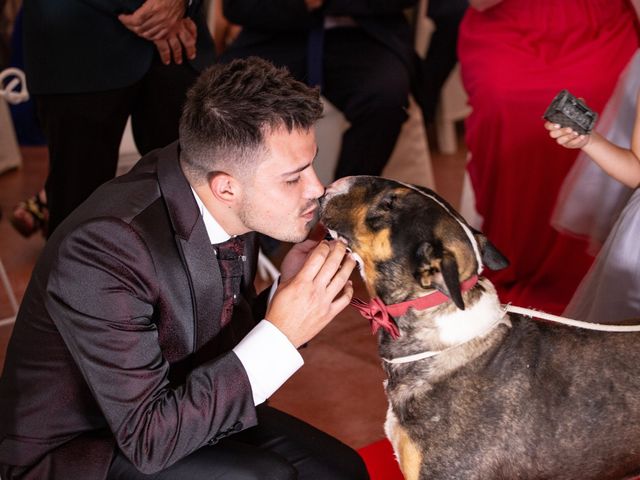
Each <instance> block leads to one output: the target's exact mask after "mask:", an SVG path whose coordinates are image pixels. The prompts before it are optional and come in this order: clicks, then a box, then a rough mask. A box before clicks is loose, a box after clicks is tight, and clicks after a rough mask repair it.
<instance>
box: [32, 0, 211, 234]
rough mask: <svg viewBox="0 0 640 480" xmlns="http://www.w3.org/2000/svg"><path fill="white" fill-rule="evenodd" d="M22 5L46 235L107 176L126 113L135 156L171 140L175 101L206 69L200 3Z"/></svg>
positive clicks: (207, 44)
mask: <svg viewBox="0 0 640 480" xmlns="http://www.w3.org/2000/svg"><path fill="white" fill-rule="evenodd" d="M186 5H187V2H185V1H184V0H146V1H145V2H142V1H141V0H91V1H82V0H60V1H57V2H50V1H47V0H25V2H24V18H23V21H24V57H25V70H26V73H27V83H28V86H29V90H30V92H31V93H32V94H33V96H34V98H35V102H36V109H37V114H38V118H39V120H40V123H41V126H42V128H43V130H44V133H45V137H46V140H47V144H48V146H49V163H50V171H49V176H48V178H47V181H46V185H45V189H46V197H47V203H48V208H49V218H48V222H49V228H48V233H49V234H51V232H52V231H53V230H54V229H55V228H56V227H57V225H59V224H60V222H61V221H62V220H63V219H64V218H65V217H66V216H67V215H68V214H69V213H71V211H73V209H74V208H76V207H77V206H78V205H80V203H82V202H83V201H84V200H85V199H86V198H87V197H88V196H89V195H90V194H91V193H92V192H93V191H94V190H95V189H96V188H97V187H98V186H99V185H101V184H102V183H104V182H105V181H107V180H109V179H111V178H113V177H114V175H115V173H116V168H117V162H118V148H119V145H120V141H121V139H122V134H123V132H124V128H125V125H126V122H127V118H128V117H129V115H131V116H132V127H133V134H134V138H135V141H136V145H137V147H138V149H139V151H140V152H142V153H143V154H144V153H146V152H148V151H150V150H152V149H153V148H158V147H161V146H164V145H166V144H167V143H170V142H172V141H174V140H176V139H177V138H178V120H179V118H180V109H181V106H182V103H183V101H184V95H185V92H186V90H187V89H188V87H189V86H190V85H191V84H192V83H193V81H194V80H195V78H196V77H197V75H198V72H199V71H200V70H201V69H202V68H203V67H205V66H207V65H210V64H212V63H213V61H214V49H213V43H212V41H211V36H210V35H209V33H208V30H207V28H206V24H205V22H204V19H203V17H202V12H201V2H200V1H199V0H195V1H193V2H188V7H187V6H186Z"/></svg>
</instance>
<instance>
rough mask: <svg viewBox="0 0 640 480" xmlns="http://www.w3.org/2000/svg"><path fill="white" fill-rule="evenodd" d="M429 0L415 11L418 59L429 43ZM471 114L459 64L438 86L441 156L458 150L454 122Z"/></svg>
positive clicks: (437, 133)
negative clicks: (441, 85) (440, 86)
mask: <svg viewBox="0 0 640 480" xmlns="http://www.w3.org/2000/svg"><path fill="white" fill-rule="evenodd" d="M428 6H429V0H420V2H419V3H418V7H417V10H416V22H415V34H414V35H415V48H416V51H417V52H418V55H419V56H420V57H421V58H423V59H424V58H425V57H426V54H427V50H428V47H429V40H430V38H431V35H432V34H433V32H434V29H435V25H434V23H433V22H432V21H431V20H430V19H429V18H428V17H427V16H426V13H427V7H428ZM469 113H471V107H470V106H469V105H468V103H467V94H466V92H465V91H464V87H463V86H462V78H461V77H460V65H459V64H458V65H456V67H455V68H454V69H453V70H452V72H451V73H450V74H449V77H448V78H447V81H446V82H445V84H444V86H443V87H442V92H441V93H440V101H439V102H438V107H437V110H436V120H435V124H436V138H437V143H438V150H439V151H440V152H441V153H445V154H454V153H456V151H457V150H458V141H457V135H456V128H455V124H456V122H458V121H460V120H464V119H465V118H466V117H467V115H469Z"/></svg>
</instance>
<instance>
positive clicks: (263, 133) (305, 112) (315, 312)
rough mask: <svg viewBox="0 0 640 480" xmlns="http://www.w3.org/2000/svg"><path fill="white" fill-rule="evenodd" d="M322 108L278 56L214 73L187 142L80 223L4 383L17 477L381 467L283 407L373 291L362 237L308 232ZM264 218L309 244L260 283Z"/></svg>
mask: <svg viewBox="0 0 640 480" xmlns="http://www.w3.org/2000/svg"><path fill="white" fill-rule="evenodd" d="M321 111H322V105H321V102H320V100H319V95H318V92H317V91H316V90H313V89H310V88H308V87H307V86H305V85H303V84H301V83H299V82H297V81H295V80H294V79H293V78H292V77H291V76H290V75H289V74H288V73H287V72H286V70H284V69H281V70H279V69H276V68H275V67H273V66H272V65H271V64H269V63H267V62H265V61H263V60H260V59H249V60H247V61H236V62H233V63H231V64H229V65H226V66H215V67H211V68H210V69H209V70H207V71H205V73H203V74H202V76H201V77H200V79H199V80H198V81H197V83H196V84H195V85H194V86H193V88H192V89H191V90H190V93H189V95H188V99H187V102H186V105H185V110H184V113H183V116H182V119H181V126H180V139H179V142H176V143H173V144H171V145H169V146H167V147H166V148H163V149H160V150H155V151H153V152H151V153H150V154H148V155H146V156H145V157H143V158H142V159H141V160H140V162H139V163H138V164H137V165H136V166H135V167H134V168H133V169H132V170H131V171H130V172H129V173H127V174H125V175H123V176H121V177H118V178H116V179H114V180H112V181H110V182H108V183H106V184H105V185H103V186H102V187H100V188H99V189H98V190H97V191H96V192H95V193H94V194H93V195H92V196H91V197H90V198H89V199H88V200H87V201H86V202H84V203H83V204H82V205H81V206H80V207H79V208H78V209H76V210H75V212H74V213H72V214H71V215H70V216H69V217H68V218H67V219H66V220H65V221H64V222H63V223H62V224H61V225H60V227H59V228H58V229H57V230H56V232H54V234H53V235H52V237H51V238H50V239H49V241H48V242H47V245H46V247H45V249H44V252H43V254H42V256H41V258H40V260H39V262H38V264H37V265H36V268H35V270H34V273H33V276H32V279H31V282H30V284H29V286H28V288H27V292H26V293H25V297H24V299H23V302H22V305H21V308H20V311H19V313H18V317H17V319H16V324H15V327H14V330H13V334H12V337H11V340H10V342H9V347H8V351H7V358H6V363H5V368H4V372H3V374H2V377H1V378H0V412H2V415H1V421H0V476H1V477H2V479H3V480H10V479H14V478H25V479H36V478H37V479H43V478H47V479H58V478H60V479H71V478H73V479H76V478H77V479H91V480H97V479H105V478H106V479H110V480H111V479H121V478H127V479H129V478H136V479H137V478H155V479H168V478H172V479H175V478H179V479H183V478H184V479H190V480H191V479H195V480H198V479H205V478H206V479H211V478H233V479H234V480H235V479H239V480H242V479H263V478H270V479H294V478H300V479H320V478H322V479H324V478H326V479H345V480H346V479H361V478H367V474H366V469H365V468H364V465H363V463H362V460H361V459H360V457H359V456H358V455H357V454H356V453H355V452H354V451H353V450H351V449H349V448H348V447H347V446H345V445H344V444H342V443H340V442H338V441H337V440H335V439H333V438H331V437H329V436H328V435H326V434H324V433H322V432H320V431H318V430H316V429H314V428H313V427H311V426H310V425H307V424H305V423H303V422H301V421H300V420H297V419H295V418H293V417H291V416H289V415H286V414H284V413H282V412H278V411H276V410H275V409H273V408H271V407H269V406H267V405H266V404H264V401H265V400H266V399H267V398H268V397H269V396H270V395H271V394H272V393H273V392H274V391H275V390H276V389H277V388H279V387H280V385H281V384H282V383H284V382H285V381H286V379H287V378H288V377H289V376H290V375H292V374H293V372H295V371H296V370H297V369H298V368H299V367H300V366H301V365H302V358H301V357H300V355H299V353H298V352H297V347H299V346H301V345H302V344H304V343H306V342H308V341H309V340H310V339H311V338H312V337H314V336H315V335H316V334H317V333H318V332H319V331H320V330H321V329H322V328H323V327H324V326H325V325H326V324H327V323H329V322H330V321H331V320H332V319H333V318H334V317H335V316H336V315H337V314H338V313H339V312H340V311H341V310H342V309H343V308H344V307H346V305H347V304H348V303H349V300H350V298H351V296H352V294H353V288H352V286H351V284H350V282H349V276H350V273H351V271H352V270H353V267H354V265H355V262H354V260H353V259H352V258H351V257H350V255H348V254H347V253H346V247H345V246H344V245H343V244H342V243H341V242H327V241H322V242H320V243H318V242H317V241H312V240H306V241H304V240H305V238H306V237H307V236H308V234H309V232H310V230H311V229H312V227H313V225H314V224H315V223H316V221H317V213H318V198H319V197H320V196H321V195H322V194H323V192H324V188H323V186H322V185H321V184H320V182H319V181H318V178H317V176H316V174H315V172H314V170H313V165H312V162H313V159H314V157H315V155H316V151H317V146H316V143H315V138H314V131H313V124H314V123H315V121H316V120H317V119H318V118H319V117H320V115H321ZM255 231H259V232H262V233H266V234H268V235H270V236H273V237H274V238H277V239H279V240H283V241H290V242H301V243H298V244H296V245H295V246H294V247H293V248H292V249H291V251H290V252H289V254H288V255H287V256H286V257H285V259H284V260H283V262H282V266H281V270H282V275H281V278H280V282H279V285H277V287H276V288H273V289H272V291H266V292H264V293H263V294H261V295H259V296H256V293H255V290H254V287H253V277H254V275H255V271H256V264H257V253H258V252H257V242H256V233H255ZM269 294H270V295H272V298H271V300H270V302H268V298H267V297H268V296H270V295H269ZM261 319H262V320H261ZM143 474H153V475H154V476H152V477H147V476H145V475H143Z"/></svg>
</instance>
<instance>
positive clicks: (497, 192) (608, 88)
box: [458, 0, 638, 313]
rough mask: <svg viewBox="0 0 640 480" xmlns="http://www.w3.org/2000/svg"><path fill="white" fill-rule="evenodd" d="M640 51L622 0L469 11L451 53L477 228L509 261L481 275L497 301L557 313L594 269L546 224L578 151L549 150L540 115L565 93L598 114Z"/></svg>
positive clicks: (511, 4) (516, 3)
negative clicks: (464, 96)
mask: <svg viewBox="0 0 640 480" xmlns="http://www.w3.org/2000/svg"><path fill="white" fill-rule="evenodd" d="M637 48H638V35H637V29H636V16H635V12H634V10H633V9H632V7H631V5H630V4H629V3H628V2H626V1H625V0H536V1H531V0H503V2H502V3H500V4H498V5H497V6H495V7H493V8H490V9H488V10H486V11H484V12H478V11H476V10H474V9H472V8H470V9H469V10H468V12H467V14H466V16H465V18H464V20H463V22H462V25H461V29H460V40H459V46H458V49H459V57H460V64H461V67H462V78H463V82H464V86H465V89H466V91H467V93H468V95H469V102H470V104H471V106H472V109H473V111H472V113H471V115H470V116H469V117H468V119H467V123H466V142H467V146H468V148H469V151H470V153H471V160H470V163H469V166H468V171H469V175H470V177H471V181H472V185H473V189H474V193H475V197H476V209H477V210H478V212H479V213H480V215H482V217H483V218H484V224H483V226H482V230H483V232H484V233H485V234H486V235H487V237H488V238H489V239H490V240H491V241H492V242H493V243H494V244H495V245H496V246H497V247H498V249H500V251H501V252H502V253H504V254H505V255H506V256H507V258H508V259H509V261H510V262H511V266H510V267H509V268H507V269H505V270H502V271H499V272H493V273H491V272H489V273H488V275H487V276H488V277H489V278H490V279H491V280H492V281H493V282H494V283H495V285H496V288H497V290H498V293H499V295H500V298H501V300H502V301H503V302H512V303H514V304H516V305H520V306H524V307H535V308H539V309H542V310H545V311H548V312H552V313H560V312H561V311H562V310H563V309H564V307H565V305H566V303H567V302H568V300H569V299H570V297H571V295H572V294H573V292H574V290H575V288H576V286H577V285H578V283H579V282H580V280H581V278H582V277H583V275H584V274H585V272H586V271H587V269H588V268H589V266H590V265H591V262H592V257H591V256H589V255H588V254H587V253H586V243H585V242H584V240H580V239H575V238H571V237H569V236H566V235H563V234H562V233H559V232H557V231H556V230H554V229H553V228H552V227H551V225H550V218H551V213H552V210H553V207H554V205H555V201H556V197H557V195H558V191H559V189H560V186H561V185H562V182H563V180H564V178H565V176H566V175H567V172H568V171H569V170H570V169H571V166H572V165H573V163H574V161H575V159H576V156H577V153H578V151H577V150H568V149H564V148H561V147H559V146H558V145H556V143H555V142H554V141H553V140H551V139H550V138H549V137H548V135H547V131H546V130H545V129H544V128H543V126H542V124H543V120H542V118H541V117H542V114H543V112H544V110H545V108H546V107H547V105H548V104H549V103H550V102H551V100H552V99H553V97H554V96H555V95H556V93H557V92H558V91H560V90H561V89H563V88H567V89H568V90H569V91H570V92H571V93H573V94H574V95H576V96H578V97H583V98H585V99H586V102H587V104H588V105H589V106H591V107H592V108H593V109H594V110H596V111H599V112H601V111H602V109H603V107H604V105H605V103H606V101H607V99H608V98H609V96H610V94H611V92H612V90H613V88H614V86H615V84H616V81H617V79H618V76H619V75H620V72H621V71H622V70H623V68H624V67H625V66H626V65H627V63H628V62H629V59H630V58H631V56H632V55H633V53H634V52H635V50H636V49H637ZM594 194H597V192H594Z"/></svg>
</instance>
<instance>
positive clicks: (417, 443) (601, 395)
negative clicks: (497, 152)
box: [320, 176, 640, 480]
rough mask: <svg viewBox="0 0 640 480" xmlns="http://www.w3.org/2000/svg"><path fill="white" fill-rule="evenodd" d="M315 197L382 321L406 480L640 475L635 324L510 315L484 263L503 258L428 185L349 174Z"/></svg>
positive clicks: (389, 422) (497, 265) (370, 308)
mask: <svg viewBox="0 0 640 480" xmlns="http://www.w3.org/2000/svg"><path fill="white" fill-rule="evenodd" d="M320 205H321V215H320V220H321V222H322V223H323V224H324V226H325V227H326V228H327V229H328V230H329V232H330V233H331V235H332V236H333V237H334V238H339V239H342V240H343V241H345V242H346V243H347V244H348V247H349V249H350V250H351V251H352V254H353V255H354V256H355V257H356V259H357V260H358V264H359V266H360V271H361V274H362V276H363V279H364V283H365V285H366V288H367V290H368V293H369V295H370V296H371V297H373V300H372V301H371V302H370V303H369V304H368V305H366V306H365V307H362V305H361V309H363V310H366V311H367V312H368V313H366V315H367V316H368V317H369V318H370V319H372V320H373V321H374V323H373V324H372V325H373V326H374V328H378V327H381V326H382V327H383V328H380V331H379V332H378V333H377V338H378V352H379V354H380V356H381V358H382V364H383V367H384V370H385V372H386V376H387V379H386V380H385V386H384V388H385V392H386V395H387V397H388V401H389V409H388V413H387V419H386V422H385V432H386V435H387V437H388V438H389V440H390V442H391V444H392V445H393V449H394V452H395V455H396V458H397V460H398V463H399V465H400V469H401V470H402V472H403V474H404V476H405V478H406V479H407V480H415V479H434V480H442V479H448V480H454V479H455V480H467V479H482V480H490V479H509V480H512V479H553V480H577V479H580V480H587V479H598V480H603V479H621V478H631V477H632V476H633V475H634V474H637V473H638V472H640V334H639V333H605V332H598V331H589V330H584V329H577V328H574V327H568V326H564V325H557V324H552V323H549V322H540V321H537V320H534V319H531V318H528V317H523V316H519V315H513V314H507V313H505V310H504V308H503V306H502V305H501V304H500V301H499V299H498V296H497V294H496V291H495V288H494V287H493V285H492V284H491V282H490V281H489V280H488V279H486V278H484V277H483V276H482V271H483V269H484V268H489V269H493V270H496V269H501V268H504V267H506V266H507V265H508V261H507V260H506V258H505V257H504V256H503V255H502V254H501V253H500V252H499V251H498V250H497V249H496V247H495V246H494V245H493V244H492V243H491V242H490V241H489V240H488V239H487V238H486V237H485V236H484V235H483V234H482V233H481V232H478V231H477V230H474V229H473V228H472V227H470V226H469V225H468V224H467V222H466V221H465V220H464V219H463V218H462V217H461V216H460V215H459V214H458V213H457V212H456V211H455V210H454V209H453V208H452V207H451V206H450V205H449V204H448V203H447V202H446V201H445V200H443V199H442V198H440V197H439V196H438V195H437V194H435V193H434V192H433V191H431V190H429V189H426V188H422V187H417V186H413V185H408V184H403V183H400V182H396V181H392V180H388V179H384V178H380V177H371V176H356V177H347V178H342V179H340V180H337V181H336V182H334V183H333V184H331V185H330V186H329V187H328V188H327V190H326V194H325V196H324V197H323V198H322V199H321V201H320ZM429 298H435V300H429ZM425 299H427V300H425ZM389 312H391V314H390V315H389ZM385 322H386V323H385ZM396 337H397V338H396Z"/></svg>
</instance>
